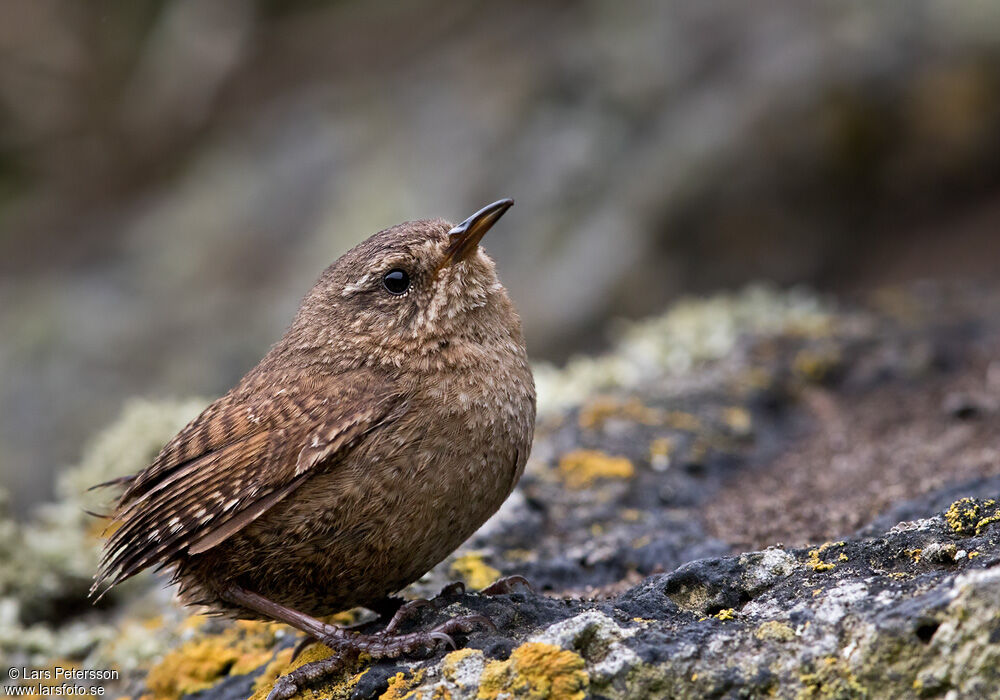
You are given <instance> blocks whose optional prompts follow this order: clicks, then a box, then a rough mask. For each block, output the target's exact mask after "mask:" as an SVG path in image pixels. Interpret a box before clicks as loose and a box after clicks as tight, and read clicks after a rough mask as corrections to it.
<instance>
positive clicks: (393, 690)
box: [378, 668, 424, 700]
mask: <svg viewBox="0 0 1000 700" xmlns="http://www.w3.org/2000/svg"><path fill="white" fill-rule="evenodd" d="M423 679H424V669H422V668H421V669H419V670H418V671H417V672H416V673H414V674H413V675H412V676H410V677H409V678H407V676H406V674H405V673H403V672H402V671H400V672H399V673H397V674H396V675H395V676H393V677H392V678H390V679H389V687H388V688H386V690H385V692H384V693H382V694H381V695H379V696H378V699H379V700H403V699H404V698H411V697H413V694H412V693H411V692H410V690H411V689H412V688H414V687H415V686H418V685H420V682H421V681H422V680H423Z"/></svg>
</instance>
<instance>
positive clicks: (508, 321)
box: [285, 199, 523, 367]
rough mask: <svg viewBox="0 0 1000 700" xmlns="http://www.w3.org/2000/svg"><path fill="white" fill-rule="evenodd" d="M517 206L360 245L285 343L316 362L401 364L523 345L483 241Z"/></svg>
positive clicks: (331, 271) (406, 228) (316, 293)
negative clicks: (499, 346)
mask: <svg viewBox="0 0 1000 700" xmlns="http://www.w3.org/2000/svg"><path fill="white" fill-rule="evenodd" d="M513 204H514V202H513V200H510V199H502V200H500V201H498V202H494V203H493V204H490V205H488V206H486V207H483V208H482V209H480V210H479V211H477V212H476V213H475V214H473V215H472V216H470V217H469V218H468V219H466V220H465V221H463V222H462V223H460V224H458V225H453V224H451V223H449V222H447V221H444V220H442V219H430V220H421V221H408V222H405V223H402V224H398V225H396V226H393V227H392V228H389V229H386V230H384V231H380V232H379V233H376V234H375V235H374V236H372V237H370V238H368V239H367V240H366V241H364V242H362V243H360V244H358V245H357V246H355V247H354V248H352V249H351V250H350V251H348V252H347V253H345V254H344V255H343V256H342V257H341V258H340V259H339V260H337V261H336V262H335V263H334V264H333V265H331V266H330V267H329V268H327V270H326V271H325V272H324V273H323V275H322V277H321V278H320V279H319V281H318V282H317V283H316V285H315V286H314V287H313V289H312V290H311V291H310V292H309V294H308V295H306V298H305V299H304V300H303V302H302V306H301V308H300V309H299V313H298V315H297V316H296V319H295V321H294V323H293V324H292V327H291V328H290V329H289V333H288V335H287V336H286V339H285V341H286V344H288V345H290V346H291V347H298V348H299V349H300V350H302V351H303V352H304V353H305V354H307V355H310V356H312V361H321V362H328V361H329V362H333V363H335V364H351V365H358V364H383V365H391V366H397V367H402V366H410V365H413V364H414V363H416V364H419V365H423V366H427V367H434V366H440V365H441V364H442V363H445V364H447V362H448V358H453V359H457V360H458V361H462V357H463V354H464V356H465V357H464V359H465V360H468V359H474V358H470V357H468V354H469V353H472V354H473V355H475V353H476V352H479V351H482V350H490V349H497V348H496V345H497V344H498V343H499V344H505V343H513V344H515V345H517V346H519V347H520V346H523V340H522V339H521V330H520V321H519V319H518V317H517V314H516V312H515V311H514V308H513V306H512V304H511V303H510V300H509V298H508V297H507V293H506V291H505V290H504V288H503V285H501V283H500V280H499V279H498V278H497V275H496V267H495V265H494V263H493V261H492V260H491V259H490V257H489V256H487V255H486V253H485V252H483V250H482V248H480V246H479V242H480V240H481V239H482V238H483V236H484V235H485V234H486V232H487V231H489V230H490V228H491V227H492V226H493V225H494V224H495V223H496V222H497V220H498V219H499V218H500V217H501V216H503V214H504V213H505V212H506V211H507V210H508V209H509V208H510V207H511V206H512V205H513ZM491 346H492V347H491Z"/></svg>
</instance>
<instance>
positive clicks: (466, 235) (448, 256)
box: [441, 199, 514, 267]
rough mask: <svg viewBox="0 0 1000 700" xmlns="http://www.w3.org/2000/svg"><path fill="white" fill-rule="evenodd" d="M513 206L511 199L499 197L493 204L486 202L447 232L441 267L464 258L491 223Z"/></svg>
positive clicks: (473, 248) (474, 247)
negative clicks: (445, 248) (446, 242)
mask: <svg viewBox="0 0 1000 700" xmlns="http://www.w3.org/2000/svg"><path fill="white" fill-rule="evenodd" d="M512 206H514V200H513V199H501V200H500V201H498V202H493V204H487V205H486V206H485V207H483V208H482V209H480V210H479V211H477V212H476V213H475V214H473V215H472V216H470V217H469V218H468V219H466V220H465V221H463V222H462V223H460V224H459V225H458V226H456V227H455V228H453V229H452V230H451V231H449V232H448V239H449V242H448V249H447V250H446V251H445V255H444V260H443V261H442V263H441V267H446V266H447V265H454V264H455V263H457V262H461V261H462V260H465V259H466V258H468V257H469V256H470V255H472V253H473V251H475V249H476V246H477V245H479V241H480V240H481V239H482V237H483V236H485V235H486V232H487V231H489V230H490V229H491V228H492V227H493V224H495V223H496V222H497V220H498V219H499V218H500V217H501V216H503V215H504V213H505V212H506V211H507V210H508V209H510V208H511V207H512Z"/></svg>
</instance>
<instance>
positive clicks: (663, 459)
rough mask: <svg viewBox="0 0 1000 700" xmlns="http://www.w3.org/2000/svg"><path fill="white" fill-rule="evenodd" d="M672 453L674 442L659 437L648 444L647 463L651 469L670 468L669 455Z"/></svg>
mask: <svg viewBox="0 0 1000 700" xmlns="http://www.w3.org/2000/svg"><path fill="white" fill-rule="evenodd" d="M673 452H674V441H673V440H671V439H670V438H668V437H660V438H656V439H655V440H653V441H652V442H651V443H649V463H650V464H651V465H652V466H653V469H658V470H663V469H666V468H667V467H669V466H670V455H672V454H673Z"/></svg>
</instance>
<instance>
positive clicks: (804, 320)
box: [0, 287, 1000, 700]
mask: <svg viewBox="0 0 1000 700" xmlns="http://www.w3.org/2000/svg"><path fill="white" fill-rule="evenodd" d="M879 298H883V297H879ZM890 298H892V299H893V300H894V302H893V303H892V304H889V305H885V304H881V303H873V304H872V305H870V306H867V307H864V306H858V307H853V308H850V309H846V310H845V309H840V308H838V307H837V306H835V305H834V304H832V303H830V302H827V303H820V302H818V301H816V300H815V299H813V300H811V301H810V297H807V296H804V295H803V294H801V293H796V294H794V295H788V296H785V295H782V294H779V293H776V292H767V293H762V292H760V291H749V292H746V293H745V294H743V295H740V296H736V297H729V298H727V297H720V298H718V299H714V300H711V301H709V302H706V303H705V304H704V306H702V307H701V309H702V312H703V313H704V314H705V318H700V317H699V315H698V312H697V309H698V308H699V307H698V305H697V304H696V303H694V302H691V303H689V304H688V306H687V307H686V308H685V310H684V311H683V313H681V312H678V311H677V310H674V311H673V312H670V313H669V314H668V316H667V318H668V319H669V318H671V317H672V318H673V320H669V321H668V320H660V321H651V322H649V323H648V324H643V326H641V327H637V329H636V330H634V331H633V332H632V334H631V335H629V334H626V336H625V338H624V339H623V340H622V344H621V346H620V347H619V348H618V349H616V350H615V351H614V353H612V354H611V355H609V356H607V357H605V358H596V359H594V360H591V361H588V362H590V363H591V364H590V365H589V369H583V367H584V365H583V364H580V365H577V366H576V367H574V368H571V369H568V370H567V371H566V372H564V373H563V374H549V375H548V376H547V377H546V379H545V381H544V382H542V383H541V386H542V387H543V391H552V392H554V393H553V394H551V396H555V395H558V396H559V397H560V398H558V399H553V401H551V402H549V403H548V404H547V405H548V408H546V409H545V410H544V411H543V412H542V414H541V417H540V421H539V427H538V431H537V435H536V443H535V448H534V452H533V456H532V460H531V461H530V462H529V465H528V468H527V470H526V473H525V476H524V478H523V479H522V482H521V484H520V485H519V486H518V489H517V490H516V491H515V493H514V494H513V495H512V497H511V498H510V500H509V501H508V502H507V503H506V504H505V505H504V507H503V508H502V509H501V511H500V512H499V513H498V514H497V515H496V516H495V517H494V518H493V519H492V520H491V521H490V522H489V523H487V524H486V525H485V526H484V527H483V528H482V529H481V530H480V532H478V533H477V534H476V535H475V536H474V537H473V538H472V539H471V540H470V541H469V542H468V543H467V544H466V545H465V547H463V549H462V550H460V551H459V552H457V553H455V554H454V555H453V556H451V557H450V558H449V559H448V560H447V561H445V562H443V563H442V564H441V565H440V566H438V567H437V568H436V569H435V570H434V571H432V572H431V573H429V574H428V575H427V576H425V577H424V578H423V579H422V580H421V581H420V582H418V583H417V584H415V585H414V586H412V587H411V589H410V590H409V591H407V594H408V595H424V596H432V595H434V594H435V593H437V591H439V590H440V589H441V588H442V587H443V585H444V584H446V583H447V582H449V581H450V580H452V579H455V578H457V579H461V580H463V581H464V582H465V583H466V584H467V585H468V586H469V587H470V589H475V588H480V587H483V586H486V585H488V584H490V583H492V582H493V581H495V580H496V579H497V578H498V577H500V576H503V575H511V574H520V575H523V576H526V577H527V578H528V579H529V580H531V581H532V582H533V583H534V584H535V587H536V590H535V591H528V590H525V589H518V590H516V591H515V592H512V593H509V594H504V595H495V596H483V595H479V594H476V593H467V594H453V593H449V594H447V595H444V596H443V597H442V598H440V599H439V601H438V602H439V603H440V604H439V605H437V606H435V607H428V608H421V609H420V613H419V615H417V616H416V617H415V618H414V619H413V620H410V621H408V622H407V623H405V625H404V631H409V630H412V629H416V628H418V627H423V626H426V625H432V624H436V623H439V622H441V621H443V620H444V619H446V618H448V617H451V616H454V615H459V614H468V613H479V614H483V615H487V616H489V617H490V618H491V619H492V620H493V621H494V623H495V624H496V627H497V629H496V630H495V631H493V630H478V631H475V632H474V633H472V634H470V635H468V636H466V637H463V638H460V640H459V641H460V642H461V645H462V647H461V648H459V649H457V650H447V649H441V650H438V651H437V652H436V653H434V654H432V655H430V656H428V657H427V658H419V659H416V658H415V659H395V660H387V661H377V662H372V661H371V660H370V659H367V658H362V659H360V660H358V661H357V662H356V663H355V664H353V665H350V666H349V667H347V668H345V669H344V670H343V672H342V673H341V674H340V675H339V676H338V677H335V678H331V679H329V680H328V681H326V682H324V683H323V684H321V685H320V686H318V687H317V688H313V689H308V690H305V691H302V692H301V693H300V695H299V697H302V698H319V697H323V698H355V699H358V698H380V697H381V698H399V697H411V698H416V697H423V698H428V699H432V698H452V699H453V700H458V699H460V698H468V699H472V698H476V699H477V700H480V699H483V698H583V697H602V698H637V697H676V698H703V697H718V698H724V697H759V696H775V697H787V698H866V697H867V698H883V697H886V698H909V697H914V696H915V695H916V696H920V697H942V698H944V697H948V698H959V697H990V696H992V695H995V694H997V693H1000V677H998V673H997V671H996V669H997V667H998V662H1000V659H998V658H997V654H998V653H1000V652H998V651H997V650H996V649H994V647H998V645H997V644H996V642H995V640H996V639H997V635H998V633H997V630H998V629H1000V598H998V595H1000V594H998V591H1000V578H998V577H997V570H1000V567H998V566H997V565H998V564H1000V506H998V502H1000V498H998V497H1000V453H998V449H1000V446H998V445H997V444H996V435H998V434H1000V415H998V414H997V412H994V411H991V410H986V409H983V410H977V411H971V412H970V411H964V410H955V402H954V400H952V399H949V398H948V397H950V396H955V395H957V394H959V393H964V394H966V395H979V396H985V397H986V398H988V399H990V400H992V398H990V397H995V396H1000V380H998V379H997V377H1000V374H998V373H997V369H996V367H997V366H998V363H1000V357H998V356H997V350H996V348H997V347H1000V293H994V292H993V291H991V290H990V289H950V290H949V289H944V288H933V287H921V288H917V289H913V290H908V291H901V292H897V293H896V294H895V295H890ZM900 299H907V300H909V302H910V303H909V304H900V303H899V300H900ZM769 307H770V308H769ZM900 309H903V310H904V311H900ZM671 314H673V316H671ZM678 314H679V315H678ZM686 315H690V323H691V324H692V325H693V326H694V327H696V328H698V329H700V330H698V331H697V333H694V334H693V335H692V337H700V335H699V334H701V333H703V332H704V333H708V332H710V330H711V328H712V321H711V320H713V319H714V320H715V321H716V322H719V323H721V324H722V325H723V326H724V327H725V328H726V330H725V332H724V336H725V337H724V338H721V339H716V340H713V341H711V342H709V341H707V340H705V342H706V343H707V345H706V347H708V348H714V349H713V350H710V351H708V350H705V349H704V348H702V349H698V350H695V349H691V348H689V350H688V355H687V357H688V359H689V360H690V362H688V361H685V362H684V363H681V364H683V368H682V370H678V369H677V367H679V366H680V365H677V367H675V360H676V355H675V354H672V353H671V352H669V351H668V350H669V346H670V345H672V344H680V345H683V343H684V342H687V341H685V340H684V337H685V336H684V334H683V333H682V332H680V331H679V330H677V328H676V327H675V325H676V324H680V323H681V321H679V320H678V318H684V317H685V316H686ZM727 318H728V319H730V320H729V321H726V320H725V319H727ZM720 319H723V320H720ZM734 319H736V320H734ZM762 319H770V320H762ZM685 323H687V321H685ZM698 342H699V343H701V342H702V341H698ZM697 347H701V346H697ZM608 367H615V368H617V369H615V370H614V371H613V372H611V373H610V374H608V373H606V372H605V369H606V368H608ZM602 368H604V369H602ZM622 368H628V372H627V373H625V374H622V375H615V372H618V371H619V370H621V369H622ZM587 373H590V374H587ZM630 373H631V374H630ZM583 375H587V376H590V377H591V378H592V379H593V381H591V379H582V378H581V377H582V376H583ZM609 377H611V378H610V379H609ZM628 377H631V378H628ZM560 382H565V383H566V385H567V386H566V387H560V386H558V385H559V383H560ZM546 386H548V387H549V389H544V387H546ZM579 386H585V387H587V390H586V391H583V392H582V393H579V394H575V393H574V392H576V391H577V390H578V387H579ZM596 387H600V389H597V388H596ZM593 391H596V392H597V393H596V394H595V393H591V392H593ZM988 404H989V401H986V400H984V401H980V403H979V405H982V406H987V405H988ZM197 405H198V404H197V403H194V404H188V405H185V406H183V407H181V406H173V407H169V406H168V407H163V408H162V409H155V410H154V409H152V408H149V407H147V408H144V409H143V410H149V411H152V412H153V413H156V412H157V411H163V413H162V417H163V423H162V425H161V427H162V429H163V432H162V434H160V433H159V432H157V431H158V430H159V428H157V429H156V430H150V429H148V428H147V427H143V426H148V425H149V423H146V422H143V421H138V419H137V418H136V417H135V415H134V414H133V413H130V414H129V416H131V417H127V418H126V419H125V420H126V423H125V424H124V425H123V426H120V427H119V428H117V429H116V430H115V431H113V432H112V433H110V434H112V435H115V434H119V435H123V436H127V435H128V431H130V430H132V431H136V432H137V433H143V434H145V435H148V436H150V437H149V440H147V442H146V443H143V444H146V448H143V449H155V444H156V442H157V441H160V442H162V441H163V440H165V439H166V438H167V437H169V434H170V432H172V429H171V430H168V429H167V428H171V420H175V419H176V420H180V419H181V415H180V414H181V413H184V412H185V411H188V410H191V411H192V412H193V411H195V410H197ZM135 410H137V409H133V411H135ZM150 415H152V414H150ZM157 415H160V414H157ZM170 416H173V418H169V420H168V419H167V418H168V417H170ZM144 420H145V419H144ZM157 420H159V419H157ZM153 422H154V423H155V422H156V421H153ZM119 431H122V432H119ZM153 435H156V439H155V440H154V439H152V436H153ZM145 439H146V438H143V440H145ZM109 440H110V438H109ZM112 442H115V441H112ZM122 442H123V444H126V443H128V440H127V439H125V440H123V441H122ZM115 444H117V442H115ZM136 449H137V452H136V453H135V454H134V455H133V456H130V457H128V458H125V457H121V458H118V457H116V456H115V455H119V454H121V453H120V452H119V451H118V449H117V448H116V449H108V450H107V455H106V456H105V457H102V458H98V457H91V458H88V460H87V461H86V464H87V465H90V466H86V467H85V471H87V473H86V474H82V473H77V475H76V476H67V477H66V482H65V483H67V484H69V483H71V482H72V483H73V484H76V485H77V486H82V485H83V484H85V483H90V482H91V481H95V480H99V479H101V478H106V477H108V476H112V475H114V473H117V472H118V470H119V469H121V470H127V468H132V466H133V464H132V462H133V461H141V459H145V455H146V454H148V453H147V452H143V449H138V447H137V448H136ZM99 451H100V450H98V452H99ZM92 460H96V462H100V463H101V464H102V465H104V466H100V467H98V466H93V464H95V463H94V462H92ZM116 460H117V461H116ZM115 464H117V465H118V466H114V465H115ZM91 472H92V473H91ZM67 488H68V487H67ZM74 493H75V492H74ZM63 498H64V501H63V503H62V504H60V505H58V506H54V507H53V508H55V509H60V508H61V509H64V510H65V509H67V508H70V507H72V508H77V507H78V504H79V503H81V502H82V501H79V500H74V499H77V498H78V496H75V495H73V494H72V493H70V492H66V493H64V496H63ZM46 517H47V516H45V515H44V514H43V515H42V517H41V518H40V519H38V520H36V521H35V522H33V523H29V524H25V525H14V524H13V523H11V522H10V521H9V520H6V521H5V520H0V528H5V529H6V530H7V531H10V532H13V533H14V537H20V538H21V539H20V540H18V541H19V542H27V543H29V544H28V545H27V548H28V549H29V550H31V551H34V549H39V550H40V551H42V545H41V544H40V543H41V542H43V541H44V538H38V537H36V538H35V539H31V538H25V537H24V536H23V535H22V534H20V533H22V532H23V531H26V530H30V529H34V530H35V531H37V532H46V531H47V532H50V533H51V538H52V540H51V541H53V542H64V543H68V545H69V546H72V547H79V548H80V549H81V552H80V553H79V555H80V558H79V559H67V562H75V563H70V564H64V565H62V566H61V567H59V566H55V567H54V568H53V569H52V571H51V572H50V573H53V574H54V575H55V576H56V578H54V579H53V583H52V584H51V587H49V588H44V587H42V588H39V589H38V590H31V588H30V586H26V585H25V584H23V583H20V584H13V583H9V582H8V583H5V584H4V585H5V586H6V587H5V588H4V589H3V591H4V594H3V595H4V598H3V600H2V601H0V619H2V620H3V621H4V625H5V626H6V625H9V626H10V629H12V630H15V632H14V633H13V634H9V635H7V636H5V637H3V638H2V639H0V643H2V644H4V645H5V646H4V651H5V652H6V654H5V655H4V657H3V658H4V660H5V661H6V659H8V658H9V659H12V660H13V661H12V662H8V663H29V664H51V663H54V662H55V661H56V660H58V659H64V658H65V659H69V660H71V661H73V662H74V663H78V664H81V665H84V666H101V665H113V666H115V667H117V668H120V669H122V670H123V671H125V676H124V679H123V681H122V682H121V683H119V684H118V685H119V686H120V687H116V688H113V689H112V688H109V691H111V690H114V691H115V692H120V693H123V694H128V695H132V696H144V697H146V698H147V700H177V699H178V698H180V697H184V696H187V695H192V694H194V693H197V694H198V697H199V698H202V700H237V699H239V700H244V699H245V698H249V697H251V696H253V697H254V698H255V700H262V699H263V698H264V697H265V696H266V694H267V692H268V690H269V688H270V687H271V685H272V684H273V682H274V679H275V678H277V677H278V676H279V675H281V674H283V673H286V672H287V671H288V670H289V669H291V668H294V667H295V666H297V665H300V664H302V663H306V662H308V661H311V660H317V659H321V658H324V656H325V655H327V654H328V653H329V652H328V650H326V649H325V648H324V647H322V646H321V645H313V646H311V647H308V648H307V649H306V651H305V652H304V653H303V654H302V655H301V656H300V657H299V658H298V659H296V660H295V662H294V663H293V662H292V661H291V651H292V647H293V646H295V645H296V644H297V643H298V642H299V641H300V640H301V636H300V635H299V634H298V633H296V632H294V631H293V630H290V629H289V628H287V627H284V626H281V625H276V624H275V625H272V624H265V623H249V624H248V623H231V622H227V621H224V620H215V619H213V620H205V619H204V618H200V617H189V616H188V614H187V613H186V612H185V611H182V610H180V609H178V608H177V607H176V606H175V605H174V604H173V603H172V602H171V601H170V598H169V596H168V595H165V594H164V592H163V591H162V590H161V589H159V588H156V587H153V586H150V578H149V577H147V578H145V580H140V581H137V582H135V583H134V584H133V585H132V586H131V587H129V588H126V589H123V590H122V591H121V592H120V593H118V594H117V595H116V596H115V597H113V598H111V599H109V600H108V601H106V602H105V603H103V605H104V607H103V608H101V609H96V610H95V609H91V608H89V607H86V606H85V604H84V601H83V599H82V597H81V595H82V593H81V590H82V582H83V578H84V574H85V573H86V572H85V568H86V565H87V562H88V561H92V560H91V559H88V557H92V556H93V547H94V545H95V543H96V540H95V538H94V532H95V531H94V528H93V527H92V525H91V524H90V522H89V521H88V520H86V518H84V517H83V516H76V517H74V518H70V517H68V516H66V518H65V520H63V521H61V522H63V523H64V525H63V527H64V528H65V530H64V531H61V530H59V528H58V527H57V526H56V525H54V524H50V525H46V523H55V522H57V520H49V519H46ZM46 527H48V528H50V529H49V530H46V529H45V528H46ZM64 534H65V538H66V539H65V540H63V539H62V538H63V536H64ZM0 547H4V544H2V543H0ZM15 549H16V548H14V549H10V550H8V549H6V548H5V549H2V550H0V554H2V556H4V557H5V558H7V559H6V561H11V559H10V557H11V556H12V552H14V551H15ZM25 570H26V571H28V570H29V569H27V568H26V569H25ZM33 571H35V572H36V574H37V575H39V576H42V575H45V574H46V572H45V571H39V570H38V569H34V570H33ZM5 580H6V579H5ZM9 580H11V581H13V580H14V579H13V578H11V579H9ZM17 580H23V579H17ZM38 591H49V592H47V593H44V594H39V592H38ZM52 591H56V592H58V591H64V592H65V595H66V597H65V598H64V599H60V598H59V596H58V595H55V594H53V593H52ZM57 600H69V601H72V605H71V606H68V607H64V608H62V609H63V610H68V611H69V613H68V614H67V615H66V617H64V618H57V617H55V616H53V615H52V614H51V612H45V611H46V610H52V609H53V608H52V607H51V606H52V605H53V603H52V601H57ZM37 601H42V603H38V602H37ZM43 603H44V604H43ZM47 605H48V606H50V607H46V606H47ZM33 606H37V608H34V607H33ZM32 609H38V610H41V611H42V612H41V613H35V614H36V615H37V617H35V618H31V617H30V615H28V614H27V613H26V611H29V610H32ZM336 621H337V622H341V623H355V622H360V623H362V624H363V627H362V629H364V630H366V631H374V630H376V629H378V627H379V623H378V621H375V620H373V619H372V615H371V614H370V613H364V612H355V613H348V614H343V615H340V616H337V618H336ZM5 628H6V627H5ZM8 654H9V656H8Z"/></svg>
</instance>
